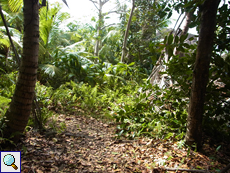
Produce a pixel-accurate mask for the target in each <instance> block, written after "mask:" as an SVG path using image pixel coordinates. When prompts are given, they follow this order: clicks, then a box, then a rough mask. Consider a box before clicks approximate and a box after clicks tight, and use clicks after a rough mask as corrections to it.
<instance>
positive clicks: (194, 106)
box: [185, 0, 220, 150]
mask: <svg viewBox="0 0 230 173" xmlns="http://www.w3.org/2000/svg"><path fill="white" fill-rule="evenodd" d="M219 3H220V0H205V1H204V3H203V4H202V6H201V22H200V32H199V42H198V47H197V54H196V61H195V67H194V70H193V81H192V90H191V95H190V103H189V111H188V119H187V132H186V137H185V139H186V143H187V144H188V145H190V146H192V145H193V144H194V143H196V145H197V149H198V150H200V149H201V147H202V118H203V113H204V112H203V108H204V101H205V92H206V85H207V82H208V78H209V65H210V60H211V54H212V50H213V39H214V36H215V33H214V32H215V29H216V13H217V8H218V5H219Z"/></svg>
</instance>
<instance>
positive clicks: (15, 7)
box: [8, 0, 23, 12]
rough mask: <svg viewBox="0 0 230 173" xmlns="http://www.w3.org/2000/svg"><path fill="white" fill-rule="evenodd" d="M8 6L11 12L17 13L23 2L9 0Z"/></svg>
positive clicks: (21, 0) (20, 0)
mask: <svg viewBox="0 0 230 173" xmlns="http://www.w3.org/2000/svg"><path fill="white" fill-rule="evenodd" d="M8 5H9V8H10V10H11V11H12V12H18V11H20V10H21V8H22V5H23V0H9V1H8Z"/></svg>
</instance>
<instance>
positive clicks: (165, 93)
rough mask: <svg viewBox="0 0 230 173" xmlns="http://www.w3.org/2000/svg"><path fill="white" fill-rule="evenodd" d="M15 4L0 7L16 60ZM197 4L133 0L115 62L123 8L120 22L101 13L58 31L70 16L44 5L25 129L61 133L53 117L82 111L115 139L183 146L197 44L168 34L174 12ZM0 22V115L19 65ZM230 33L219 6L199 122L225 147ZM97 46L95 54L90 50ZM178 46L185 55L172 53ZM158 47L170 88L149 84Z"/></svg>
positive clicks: (18, 12)
mask: <svg viewBox="0 0 230 173" xmlns="http://www.w3.org/2000/svg"><path fill="white" fill-rule="evenodd" d="M9 2H12V1H9ZM16 5H17V4H16ZM16 5H15V4H7V3H4V2H3V3H2V8H3V10H4V15H5V18H6V20H7V25H8V27H9V30H10V34H11V37H12V39H13V42H14V45H15V47H16V49H17V52H18V54H19V57H21V56H22V55H21V54H22V36H23V29H22V28H23V21H22V18H23V17H22V16H23V15H22V9H21V8H19V6H16ZM199 5H200V4H199V3H198V2H197V3H193V2H192V1H191V2H190V1H189V2H188V3H183V2H181V1H176V2H174V3H173V2H171V1H164V0H161V1H157V2H155V1H146V2H145V1H136V7H135V8H136V9H135V11H134V14H133V17H132V21H131V26H130V31H129V36H128V40H127V49H128V53H127V55H126V56H125V59H124V62H120V58H121V53H122V43H123V37H124V34H125V29H126V25H127V22H128V19H129V9H127V7H126V6H121V5H120V6H119V4H118V7H119V8H118V9H117V11H118V12H119V10H120V12H121V13H120V23H119V24H117V25H109V26H108V27H106V24H105V19H106V15H107V14H106V13H105V14H103V15H102V18H101V20H102V21H99V19H98V17H93V18H92V23H87V24H86V23H84V24H83V23H80V22H78V21H72V22H70V23H68V24H67V25H66V27H65V28H63V27H62V28H60V27H59V26H60V24H61V23H62V22H64V21H65V20H66V19H68V18H69V14H68V13H64V12H61V8H62V6H61V5H60V4H58V3H55V4H52V5H49V8H44V7H43V8H41V9H40V11H39V15H40V29H39V30H40V43H39V46H40V48H39V68H38V77H37V84H36V92H35V93H36V99H35V101H34V106H33V110H32V114H31V117H30V119H29V123H28V125H27V127H26V129H30V128H31V127H33V128H39V129H40V130H45V129H49V128H53V129H55V130H57V131H58V132H61V131H63V130H65V124H64V123H63V124H59V126H57V124H55V116H56V115H57V114H60V113H64V114H73V113H74V112H76V111H77V110H84V111H85V112H86V114H90V115H91V116H93V117H96V118H100V119H104V120H107V121H116V125H117V131H116V133H117V138H121V137H127V138H131V139H133V138H135V137H140V136H151V137H152V138H159V139H163V138H164V139H170V140H177V141H178V140H181V141H182V142H183V140H184V137H185V133H186V125H187V124H186V122H187V121H186V120H187V115H188V104H189V96H190V92H191V83H192V73H193V68H194V62H195V57H196V50H197V41H194V42H193V43H192V44H188V43H187V42H186V41H185V40H188V38H187V37H188V34H185V35H181V36H176V35H170V31H169V30H168V29H167V27H168V24H169V22H170V17H171V15H172V10H173V9H174V10H175V11H177V12H178V13H183V12H188V9H190V12H191V11H195V9H196V8H197V6H199ZM15 6H16V7H15ZM12 7H15V8H12ZM199 17H200V13H199V11H195V12H194V13H193V16H192V21H191V23H190V24H189V28H194V27H196V28H197V31H198V34H199V26H200V21H199ZM0 25H1V27H0V35H1V38H0V115H1V118H3V117H4V114H5V113H6V110H7V108H8V106H9V103H10V101H11V98H12V97H13V94H14V89H15V84H16V80H17V73H18V64H17V55H15V53H14V52H13V50H12V47H11V46H10V42H9V41H8V38H7V33H6V31H5V28H4V25H3V22H2V20H1V21H0ZM98 25H100V27H101V30H100V32H99V33H98V28H97V27H98ZM102 28H103V29H102ZM229 32H230V28H229V4H227V3H222V5H220V7H219V9H218V13H217V30H216V33H215V34H216V36H215V39H214V50H213V52H212V59H211V66H210V69H209V71H210V72H209V82H208V85H207V91H206V100H205V107H204V119H203V131H204V134H205V136H208V137H210V139H211V140H212V142H215V143H219V142H230V114H229V112H230V101H229V98H230V90H229V89H230V80H229V77H230V74H229V73H230V54H229V49H230V45H229ZM98 34H99V35H98ZM195 37H196V36H194V38H193V37H191V38H189V40H190V41H192V40H193V39H195ZM97 42H98V44H99V53H98V56H97V55H95V52H94V51H95V44H96V43H97ZM175 48H177V50H178V51H180V52H181V53H182V54H183V56H180V55H178V54H176V53H175V52H174V51H173V50H174V49H175ZM163 50H166V52H167V53H168V55H169V57H170V58H169V61H168V62H164V66H166V67H167V68H166V69H167V71H165V72H162V73H164V74H165V75H168V76H169V77H170V79H172V80H173V81H174V84H173V85H172V86H169V87H163V88H162V87H159V86H158V85H152V84H150V81H149V80H147V79H148V77H149V75H150V74H151V72H152V69H153V67H154V66H155V65H156V62H157V60H159V58H160V56H161V54H162V51H163ZM50 119H52V121H49V120H50ZM47 123H48V124H47ZM3 125H4V124H2V127H3ZM1 140H4V139H1ZM219 147H220V145H219Z"/></svg>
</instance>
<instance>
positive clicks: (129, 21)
mask: <svg viewBox="0 0 230 173" xmlns="http://www.w3.org/2000/svg"><path fill="white" fill-rule="evenodd" d="M134 9H135V0H133V5H132V9H131V12H130V15H129V20H128V23H127V27H126V30H125V36H124V42H123V46H122V55H121V62H124V58H125V55H126V54H127V48H126V45H127V39H128V36H129V28H130V25H131V21H132V17H133V11H134Z"/></svg>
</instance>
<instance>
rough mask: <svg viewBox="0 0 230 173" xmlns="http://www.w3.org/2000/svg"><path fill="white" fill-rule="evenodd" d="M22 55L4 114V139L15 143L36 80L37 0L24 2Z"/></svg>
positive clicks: (29, 105)
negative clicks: (14, 85)
mask: <svg viewBox="0 0 230 173" xmlns="http://www.w3.org/2000/svg"><path fill="white" fill-rule="evenodd" d="M23 2H24V10H23V11H24V36H23V54H22V60H21V65H20V67H19V76H18V80H17V84H16V89H15V92H14V95H13V98H12V101H11V104H10V107H9V109H8V110H7V112H6V115H5V116H6V119H5V123H6V126H7V127H6V128H5V129H4V131H3V135H4V137H5V138H9V137H10V136H11V135H14V137H13V138H12V140H13V141H14V142H17V141H18V139H19V137H20V133H22V132H23V131H24V129H25V127H26V125H27V123H28V119H29V116H30V113H31V108H32V103H33V98H34V90H35V85H36V80H37V68H38V52H39V14H38V12H39V4H38V3H39V0H24V1H23Z"/></svg>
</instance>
